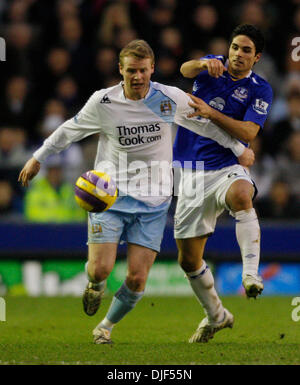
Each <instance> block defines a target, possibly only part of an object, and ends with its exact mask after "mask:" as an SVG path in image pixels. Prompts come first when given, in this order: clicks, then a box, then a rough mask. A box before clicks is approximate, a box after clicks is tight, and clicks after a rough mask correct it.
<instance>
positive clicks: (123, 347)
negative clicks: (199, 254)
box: [0, 297, 300, 365]
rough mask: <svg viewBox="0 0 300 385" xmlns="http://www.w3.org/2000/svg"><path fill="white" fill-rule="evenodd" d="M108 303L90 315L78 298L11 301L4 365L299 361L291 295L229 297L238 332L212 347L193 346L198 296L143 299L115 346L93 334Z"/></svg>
mask: <svg viewBox="0 0 300 385" xmlns="http://www.w3.org/2000/svg"><path fill="white" fill-rule="evenodd" d="M109 303H110V298H105V299H104V300H103V304H102V308H101V310H99V312H98V313H97V314H96V315H95V316H94V317H88V316H86V315H85V314H84V313H83V311H82V306H81V299H80V298H70V297H60V298H28V297H7V298H6V307H7V311H6V318H7V320H6V322H0V364H106V365H117V364H119V365H120V364H125V365H126V364H132V365H140V364H144V365H147V364H153V365H157V364H168V365H173V364H174V365H175V364H176V365H189V364H196V365H201V364H256V365H257V364H276V365H278V364H285V365H288V364H300V333H299V327H300V321H299V322H294V321H292V319H291V311H292V310H293V307H292V306H291V297H262V298H260V299H258V300H256V301H255V300H247V299H245V298H244V297H224V298H223V304H224V305H225V306H226V307H228V309H230V311H231V312H232V313H233V314H234V315H235V325H234V328H233V329H225V330H222V331H220V332H219V333H217V334H216V335H215V337H214V339H213V340H211V341H210V342H209V343H207V344H189V343H188V342H187V341H188V338H189V337H190V335H191V334H192V333H193V331H194V330H195V328H196V327H197V325H198V323H199V321H200V320H201V319H202V317H203V311H202V309H201V307H200V305H199V304H198V302H197V301H196V299H195V298H192V297H188V298H184V297H183V298H180V297H178V298H172V297H170V298H168V297H166V298H162V297H151V298H150V297H144V298H143V299H142V301H141V302H140V303H139V304H138V305H137V307H136V309H134V311H132V312H131V313H130V314H128V315H127V317H125V318H124V319H123V320H122V321H121V322H120V324H118V325H117V326H116V327H115V329H114V331H113V334H112V337H113V341H114V344H113V345H94V344H93V342H92V334H91V332H92V330H93V328H94V327H95V326H96V324H97V323H98V322H99V321H100V320H101V319H102V318H103V316H104V314H105V313H106V310H107V308H108V306H109Z"/></svg>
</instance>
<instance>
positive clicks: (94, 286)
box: [84, 261, 106, 290]
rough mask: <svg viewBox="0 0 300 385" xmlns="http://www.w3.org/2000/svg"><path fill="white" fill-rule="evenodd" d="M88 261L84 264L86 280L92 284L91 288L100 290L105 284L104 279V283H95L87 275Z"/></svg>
mask: <svg viewBox="0 0 300 385" xmlns="http://www.w3.org/2000/svg"><path fill="white" fill-rule="evenodd" d="M88 263H89V262H88V261H87V262H86V264H85V265H84V270H85V272H86V275H87V279H88V281H89V282H92V284H93V288H94V289H97V290H101V289H103V288H104V287H105V284H106V279H105V280H104V281H101V282H97V281H95V280H94V279H93V278H92V277H90V275H89V273H88Z"/></svg>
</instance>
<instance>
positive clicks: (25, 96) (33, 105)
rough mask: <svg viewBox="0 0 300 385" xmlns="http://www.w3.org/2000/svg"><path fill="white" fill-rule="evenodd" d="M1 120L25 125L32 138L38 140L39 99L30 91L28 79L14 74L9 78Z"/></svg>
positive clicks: (16, 124)
mask: <svg viewBox="0 0 300 385" xmlns="http://www.w3.org/2000/svg"><path fill="white" fill-rule="evenodd" d="M0 106H1V107H0V121H1V122H2V124H3V123H5V124H7V125H15V126H19V127H23V128H24V129H25V130H26V132H27V135H28V137H29V139H30V140H36V123H37V119H38V116H39V107H40V103H39V100H38V99H37V98H36V97H35V95H34V94H33V93H32V92H30V86H29V82H28V79H27V78H26V77H23V76H14V77H12V78H11V79H9V80H8V82H7V86H6V89H5V95H4V96H3V99H2V100H1V105H0Z"/></svg>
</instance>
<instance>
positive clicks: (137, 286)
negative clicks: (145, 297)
mask: <svg viewBox="0 0 300 385" xmlns="http://www.w3.org/2000/svg"><path fill="white" fill-rule="evenodd" d="M146 281H147V274H146V273H145V272H142V271H137V272H130V273H129V274H128V276H127V279H126V282H127V285H128V287H129V289H130V290H132V291H142V290H144V288H145V286H146Z"/></svg>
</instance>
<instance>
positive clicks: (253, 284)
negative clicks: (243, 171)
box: [225, 179, 263, 298]
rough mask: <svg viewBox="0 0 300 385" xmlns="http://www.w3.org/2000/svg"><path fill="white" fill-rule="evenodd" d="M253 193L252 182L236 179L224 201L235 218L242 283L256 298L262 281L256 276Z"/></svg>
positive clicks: (257, 246)
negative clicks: (241, 263)
mask: <svg viewBox="0 0 300 385" xmlns="http://www.w3.org/2000/svg"><path fill="white" fill-rule="evenodd" d="M253 195H254V187H253V184H252V183H251V182H250V181H248V180H245V179H238V180H236V181H235V182H233V183H232V184H231V185H230V187H229V188H228V190H227V192H226V197H225V201H226V205H227V206H228V207H229V208H230V210H231V214H232V215H233V216H234V217H235V219H236V238H237V241H238V244H239V247H240V250H241V255H242V261H243V275H242V278H243V285H244V287H245V290H246V294H247V296H248V297H254V298H256V297H257V295H258V294H261V292H262V290H263V283H262V279H261V277H259V276H258V266H259V259H260V226H259V222H258V218H257V215H256V211H255V209H254V208H253V205H252V198H253Z"/></svg>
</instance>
